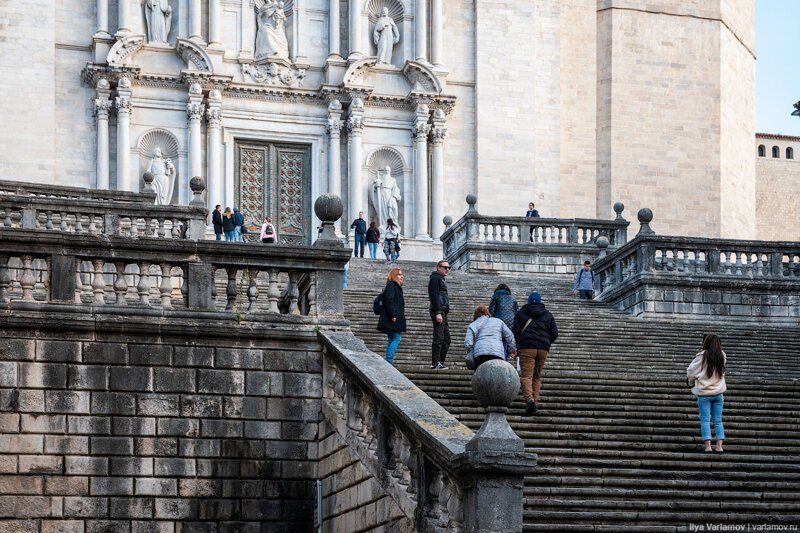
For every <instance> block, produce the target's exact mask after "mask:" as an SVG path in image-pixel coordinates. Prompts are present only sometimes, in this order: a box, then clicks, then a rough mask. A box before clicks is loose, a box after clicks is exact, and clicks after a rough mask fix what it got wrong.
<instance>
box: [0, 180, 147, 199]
mask: <svg viewBox="0 0 800 533" xmlns="http://www.w3.org/2000/svg"><path fill="white" fill-rule="evenodd" d="M3 196H30V197H36V198H61V199H76V200H77V199H84V200H100V201H110V202H131V203H140V204H153V203H154V202H155V199H156V195H155V193H153V192H140V193H134V192H125V191H107V190H98V189H86V188H83V187H64V186H62V185H59V186H57V187H56V186H53V185H49V184H42V183H29V182H20V181H10V180H0V197H3Z"/></svg>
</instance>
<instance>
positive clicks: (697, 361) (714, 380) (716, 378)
mask: <svg viewBox="0 0 800 533" xmlns="http://www.w3.org/2000/svg"><path fill="white" fill-rule="evenodd" d="M722 357H723V358H724V359H725V362H726V363H727V361H728V357H727V356H726V355H725V352H722ZM686 379H687V380H688V381H689V385H692V394H694V395H695V396H716V395H717V394H722V393H724V392H725V391H726V390H727V385H725V374H723V375H722V376H720V375H718V374H714V375H713V376H711V377H710V378H709V377H707V376H706V367H705V366H704V365H703V352H700V353H699V354H697V355H696V356H695V358H694V360H693V361H692V362H691V363H690V364H689V367H688V368H687V369H686Z"/></svg>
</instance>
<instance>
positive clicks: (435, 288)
mask: <svg viewBox="0 0 800 533" xmlns="http://www.w3.org/2000/svg"><path fill="white" fill-rule="evenodd" d="M449 273H450V265H449V264H448V262H447V261H439V262H438V263H436V272H432V273H431V277H430V279H429V280H428V300H429V301H430V312H431V321H432V322H433V343H432V344H431V368H435V369H437V370H447V367H446V366H445V364H444V359H445V357H447V350H448V349H449V348H450V327H449V326H448V324H447V313H449V312H450V298H449V297H448V296H447V282H446V281H445V280H444V278H446V277H447V275H448V274H449Z"/></svg>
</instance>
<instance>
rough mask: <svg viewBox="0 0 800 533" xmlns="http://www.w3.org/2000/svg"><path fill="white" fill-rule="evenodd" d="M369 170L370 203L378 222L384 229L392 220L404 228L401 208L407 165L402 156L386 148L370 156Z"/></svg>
mask: <svg viewBox="0 0 800 533" xmlns="http://www.w3.org/2000/svg"><path fill="white" fill-rule="evenodd" d="M367 168H368V169H369V170H368V172H369V177H370V202H371V205H372V209H373V212H374V215H375V218H376V222H378V224H379V225H380V226H381V227H384V226H385V225H386V219H387V218H392V219H393V220H394V222H395V224H397V225H399V226H400V227H403V220H402V218H403V217H402V215H401V213H402V210H401V207H400V206H401V205H402V201H403V197H402V190H403V188H402V182H403V170H404V168H405V163H404V162H403V158H402V156H401V155H400V154H399V153H398V152H397V151H396V150H394V149H393V148H389V147H388V146H384V147H382V148H379V149H377V150H375V151H374V152H373V153H372V154H371V155H370V156H369V159H368V161H367ZM387 169H388V172H387Z"/></svg>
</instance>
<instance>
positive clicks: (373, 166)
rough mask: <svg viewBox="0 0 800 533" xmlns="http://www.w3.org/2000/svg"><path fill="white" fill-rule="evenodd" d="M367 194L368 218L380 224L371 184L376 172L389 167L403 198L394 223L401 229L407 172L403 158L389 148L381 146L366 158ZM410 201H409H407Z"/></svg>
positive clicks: (399, 202) (399, 203) (375, 177)
mask: <svg viewBox="0 0 800 533" xmlns="http://www.w3.org/2000/svg"><path fill="white" fill-rule="evenodd" d="M366 166H367V181H368V183H367V185H368V189H367V194H368V196H369V216H368V218H369V219H370V220H375V221H376V222H378V223H380V221H378V219H377V208H376V206H375V193H374V189H373V183H374V181H375V179H377V177H378V171H382V170H383V169H384V168H386V167H389V168H391V169H392V172H391V174H392V177H393V178H394V179H395V180H396V181H397V185H398V188H399V189H400V191H401V195H402V196H403V197H402V198H401V199H400V200H399V201H398V202H397V207H398V220H396V221H395V222H396V223H397V224H398V225H399V226H400V227H401V228H402V227H403V221H404V220H403V218H404V217H403V205H404V203H405V201H406V198H405V194H404V191H405V190H406V187H405V186H406V183H405V181H406V179H405V174H406V171H407V170H408V167H407V166H406V162H405V160H404V159H403V156H402V155H401V154H400V152H398V151H397V150H395V149H394V148H392V147H390V146H382V147H380V148H377V149H376V150H374V151H373V152H372V153H371V154H370V155H369V156H368V157H367V165H366ZM409 200H410V199H409Z"/></svg>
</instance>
